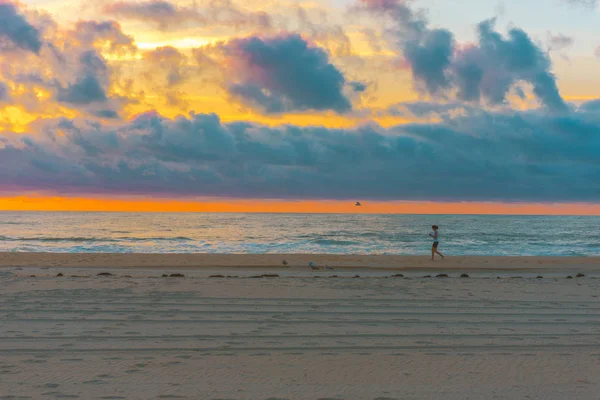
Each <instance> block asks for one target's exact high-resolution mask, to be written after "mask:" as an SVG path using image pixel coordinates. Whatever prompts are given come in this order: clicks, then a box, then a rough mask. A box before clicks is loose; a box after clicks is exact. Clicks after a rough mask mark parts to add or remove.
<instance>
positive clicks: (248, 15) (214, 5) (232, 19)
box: [104, 0, 271, 30]
mask: <svg viewBox="0 0 600 400" xmlns="http://www.w3.org/2000/svg"><path fill="white" fill-rule="evenodd" d="M104 12H105V13H106V14H108V15H113V16H116V17H121V18H127V19H133V20H137V21H144V22H149V23H151V24H153V25H155V26H157V27H158V28H159V29H161V30H177V29H182V28H184V27H186V26H201V27H210V26H220V25H222V26H229V27H235V28H240V27H243V26H253V27H258V28H265V29H266V28H269V27H271V17H270V16H269V14H267V13H265V12H262V11H258V12H256V11H248V10H244V9H241V8H239V7H237V6H236V5H234V4H233V3H232V2H231V0H212V1H210V2H209V3H208V4H207V5H205V6H197V5H196V4H194V5H193V6H191V7H184V6H179V5H177V4H174V3H173V2H171V1H167V0H150V1H142V2H129V1H121V2H117V3H113V4H109V5H107V6H105V7H104Z"/></svg>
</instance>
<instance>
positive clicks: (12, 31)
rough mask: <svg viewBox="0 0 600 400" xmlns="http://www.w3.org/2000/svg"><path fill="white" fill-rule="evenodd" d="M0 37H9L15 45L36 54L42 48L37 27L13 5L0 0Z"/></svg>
mask: <svg viewBox="0 0 600 400" xmlns="http://www.w3.org/2000/svg"><path fill="white" fill-rule="evenodd" d="M2 37H4V38H7V39H9V40H10V41H11V42H12V43H14V45H15V46H17V47H19V48H21V49H24V50H28V51H31V52H33V53H36V54H37V53H39V52H40V49H41V48H42V40H41V38H40V32H39V31H38V29H37V28H35V27H34V26H33V25H31V24H30V23H29V22H27V20H26V19H25V17H24V16H23V15H21V14H20V13H19V12H18V10H17V9H16V7H15V5H14V4H12V3H9V2H0V39H1V38H2ZM0 42H1V41H0ZM1 47H3V46H0V48H1Z"/></svg>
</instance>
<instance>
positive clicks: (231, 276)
mask: <svg viewBox="0 0 600 400" xmlns="http://www.w3.org/2000/svg"><path fill="white" fill-rule="evenodd" d="M227 278H228V279H232V278H239V276H237V275H227Z"/></svg>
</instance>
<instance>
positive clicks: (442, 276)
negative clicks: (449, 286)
mask: <svg viewBox="0 0 600 400" xmlns="http://www.w3.org/2000/svg"><path fill="white" fill-rule="evenodd" d="M436 278H448V274H439V275H437V276H436Z"/></svg>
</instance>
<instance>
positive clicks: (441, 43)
mask: <svg viewBox="0 0 600 400" xmlns="http://www.w3.org/2000/svg"><path fill="white" fill-rule="evenodd" d="M360 4H361V7H359V10H362V11H367V12H370V13H372V14H375V15H378V16H384V17H387V18H390V19H391V20H392V21H393V22H394V23H395V26H394V28H393V29H392V32H391V33H392V36H393V38H394V45H395V46H396V47H397V49H398V51H399V53H400V54H401V55H402V57H403V58H404V60H405V63H406V64H407V65H408V66H409V67H410V69H411V71H412V74H413V77H414V80H415V82H416V83H417V88H418V89H421V90H422V91H424V92H425V93H427V94H430V95H432V96H446V95H451V94H455V95H456V96H457V98H458V99H460V100H464V101H472V102H479V101H482V102H484V103H487V104H490V105H499V104H504V103H506V101H507V95H508V94H509V93H510V90H511V89H512V88H515V87H516V85H517V84H519V83H520V82H525V83H528V84H530V85H531V86H532V87H533V89H532V90H533V93H534V94H535V95H536V97H537V98H538V99H539V100H540V102H541V103H542V104H544V105H545V106H546V107H547V108H548V109H550V110H551V111H554V112H565V111H566V110H567V105H566V103H565V101H564V100H563V99H562V97H561V95H560V93H559V91H558V87H557V84H556V77H555V76H554V74H553V73H552V71H551V62H550V58H549V57H548V55H547V54H546V53H545V52H544V51H543V50H542V49H541V48H540V47H539V46H538V45H537V44H535V43H534V42H533V41H532V39H531V38H530V37H529V35H527V33H526V32H525V31H523V30H521V29H518V28H512V29H510V30H509V31H508V34H507V36H506V37H505V36H503V35H501V34H500V33H498V32H497V31H496V30H495V20H493V19H492V20H487V21H483V22H481V23H480V24H479V25H478V27H477V34H478V40H477V42H476V43H474V44H471V45H469V46H463V47H459V46H457V45H456V43H455V39H454V35H453V34H452V33H451V32H450V31H448V30H445V29H430V28H429V26H428V22H427V20H426V19H425V18H424V17H423V16H422V15H421V14H420V13H417V12H415V11H413V10H412V9H411V8H410V7H408V5H407V3H406V2H404V1H402V0H361V2H360ZM561 39H562V40H561V42H562V44H563V45H564V42H565V39H566V38H561Z"/></svg>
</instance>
